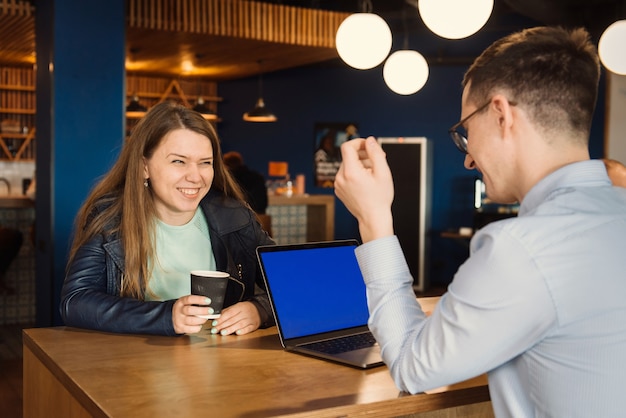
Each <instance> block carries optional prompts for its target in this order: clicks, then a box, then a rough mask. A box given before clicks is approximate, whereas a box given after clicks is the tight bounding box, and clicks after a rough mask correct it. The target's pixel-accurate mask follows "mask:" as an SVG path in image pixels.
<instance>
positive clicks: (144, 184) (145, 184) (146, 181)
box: [143, 179, 150, 189]
mask: <svg viewBox="0 0 626 418" xmlns="http://www.w3.org/2000/svg"><path fill="white" fill-rule="evenodd" d="M149 185H150V183H148V179H144V181H143V187H145V188H146V189H147V188H148V186H149Z"/></svg>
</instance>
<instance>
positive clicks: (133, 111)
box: [126, 94, 148, 118]
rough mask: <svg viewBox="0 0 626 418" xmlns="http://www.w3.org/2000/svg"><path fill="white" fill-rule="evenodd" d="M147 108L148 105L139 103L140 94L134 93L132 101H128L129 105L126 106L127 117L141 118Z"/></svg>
mask: <svg viewBox="0 0 626 418" xmlns="http://www.w3.org/2000/svg"><path fill="white" fill-rule="evenodd" d="M147 110H148V108H147V107H145V106H144V105H142V104H141V103H139V96H137V95H136V94H133V97H132V98H131V100H130V103H128V106H126V117H128V118H141V117H143V115H145V114H146V111H147Z"/></svg>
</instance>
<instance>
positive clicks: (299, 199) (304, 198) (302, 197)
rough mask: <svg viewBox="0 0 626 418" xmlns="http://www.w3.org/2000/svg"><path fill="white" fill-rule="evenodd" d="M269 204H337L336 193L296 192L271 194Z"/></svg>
mask: <svg viewBox="0 0 626 418" xmlns="http://www.w3.org/2000/svg"><path fill="white" fill-rule="evenodd" d="M268 204H269V205H328V204H332V205H333V207H334V205H335V195H331V194H294V195H291V196H281V195H270V196H268Z"/></svg>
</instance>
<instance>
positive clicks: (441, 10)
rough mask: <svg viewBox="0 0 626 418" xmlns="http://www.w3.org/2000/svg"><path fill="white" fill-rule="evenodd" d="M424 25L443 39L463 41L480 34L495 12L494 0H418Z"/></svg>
mask: <svg viewBox="0 0 626 418" xmlns="http://www.w3.org/2000/svg"><path fill="white" fill-rule="evenodd" d="M417 8H418V10H419V13H420V16H421V17H422V20H423V21H424V24H425V25H426V26H427V27H428V29H430V30H431V31H433V32H434V33H436V34H437V35H439V36H441V37H442V38H447V39H462V38H467V37H468V36H470V35H473V34H474V33H476V32H478V31H479V30H480V28H482V27H483V26H484V25H485V23H487V20H489V17H490V16H491V12H492V10H493V0H418V3H417Z"/></svg>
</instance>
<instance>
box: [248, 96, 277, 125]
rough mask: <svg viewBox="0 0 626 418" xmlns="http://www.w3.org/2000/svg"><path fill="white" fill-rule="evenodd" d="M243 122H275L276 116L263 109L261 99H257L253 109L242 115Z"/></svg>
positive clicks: (263, 105) (263, 103)
mask: <svg viewBox="0 0 626 418" xmlns="http://www.w3.org/2000/svg"><path fill="white" fill-rule="evenodd" d="M243 120H245V121H246V122H276V120H277V118H276V115H274V114H273V113H272V112H271V111H270V110H269V109H267V108H266V107H265V102H264V101H263V98H262V97H259V99H258V100H257V102H256V106H254V109H252V110H250V111H249V112H246V113H244V114H243Z"/></svg>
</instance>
